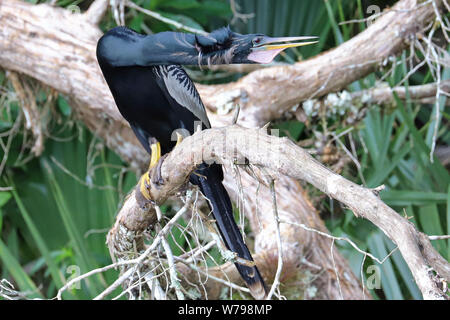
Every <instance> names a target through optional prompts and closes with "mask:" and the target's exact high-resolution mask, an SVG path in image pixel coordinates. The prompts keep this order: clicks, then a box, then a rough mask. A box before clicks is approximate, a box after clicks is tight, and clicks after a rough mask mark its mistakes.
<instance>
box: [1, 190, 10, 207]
mask: <svg viewBox="0 0 450 320" xmlns="http://www.w3.org/2000/svg"><path fill="white" fill-rule="evenodd" d="M9 199H11V193H10V192H9V191H0V208H1V207H3V206H4V205H5V204H6V203H7V202H8V200H9Z"/></svg>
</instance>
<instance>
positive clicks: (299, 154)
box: [125, 126, 450, 299]
mask: <svg viewBox="0 0 450 320" xmlns="http://www.w3.org/2000/svg"><path fill="white" fill-rule="evenodd" d="M236 159H248V161H249V162H250V163H251V164H253V165H256V166H261V167H264V168H266V169H268V170H269V172H271V175H272V177H275V178H276V177H278V176H279V175H280V174H282V175H285V176H289V177H292V178H295V179H300V180H304V181H307V182H308V183H310V184H312V185H313V186H315V187H316V188H318V189H319V190H321V191H322V192H324V193H326V194H327V195H329V196H330V197H333V198H334V199H336V200H338V201H340V202H341V203H343V204H345V205H346V206H347V207H349V208H350V209H351V210H352V211H353V213H354V214H355V215H356V216H358V217H363V218H365V219H368V220H370V221H371V222H372V223H374V224H375V225H376V226H377V227H379V228H380V229H381V230H382V231H383V232H384V233H385V234H386V235H387V236H388V237H389V238H390V239H391V240H392V241H393V242H394V243H395V244H397V246H398V248H399V250H400V252H401V254H402V255H403V258H404V259H405V261H406V263H407V264H408V266H409V268H410V270H411V272H412V274H413V276H414V279H415V281H416V283H417V285H418V287H419V289H420V290H421V292H422V294H423V296H424V298H425V299H445V298H447V297H446V294H445V293H444V292H442V290H441V289H440V288H439V287H438V286H437V284H436V283H435V280H434V279H433V276H432V275H431V274H430V272H429V271H430V270H429V267H430V266H431V267H432V268H433V269H434V270H435V271H436V272H438V274H439V275H440V276H441V277H443V278H445V279H446V280H447V281H448V280H450V272H449V270H450V266H449V264H448V262H446V261H445V260H444V259H443V258H442V257H441V256H440V255H439V254H438V253H437V252H436V251H435V249H434V248H433V247H432V246H431V244H430V243H429V240H428V238H427V237H426V236H423V235H422V234H421V233H420V232H419V231H418V230H417V229H416V228H415V226H414V224H412V223H411V222H410V221H408V220H407V219H406V218H404V217H402V216H401V215H399V214H398V213H397V212H395V211H394V210H392V209H391V208H390V207H389V206H387V205H386V204H385V203H384V202H383V201H381V200H380V198H379V197H378V195H377V194H376V192H374V191H373V190H371V189H367V188H364V187H361V186H359V185H357V184H355V183H353V182H351V181H349V180H347V179H345V178H343V177H342V176H340V175H337V174H335V173H334V172H332V171H331V170H329V169H328V168H326V167H325V166H323V165H322V164H320V163H319V162H318V161H316V160H315V159H314V158H313V157H312V156H311V155H310V154H309V153H308V152H306V151H305V150H303V149H301V148H300V147H298V146H297V145H295V144H294V143H293V142H292V141H290V140H289V139H287V138H278V137H274V136H269V135H267V134H266V132H265V131H263V130H259V129H246V128H242V127H239V126H231V127H227V128H214V129H209V130H205V131H203V132H199V133H196V134H194V135H193V136H191V137H188V138H186V139H185V140H184V141H183V142H182V143H181V144H180V145H179V146H178V147H177V148H175V150H174V151H172V152H171V153H170V154H169V155H168V157H167V158H166V159H165V160H164V162H163V163H162V165H161V177H162V179H163V183H162V185H160V184H158V185H155V184H152V185H151V187H150V189H149V192H150V194H151V196H152V199H153V200H154V201H155V202H156V203H161V202H164V201H165V200H166V199H167V198H168V197H169V196H170V195H171V194H173V193H174V191H175V190H177V189H178V188H179V187H181V186H182V185H183V184H184V183H185V182H186V181H187V179H188V176H189V174H190V173H191V172H192V171H193V170H194V169H195V167H196V165H198V164H200V163H201V162H203V161H206V162H208V161H216V162H218V163H222V162H223V161H225V162H226V161H228V162H229V161H236ZM153 174H155V173H153ZM131 201H135V200H131ZM133 210H134V208H133ZM125 214H126V213H125ZM128 222H129V220H128ZM424 248H426V251H427V253H424ZM430 257H432V259H430Z"/></svg>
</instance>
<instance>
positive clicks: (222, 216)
mask: <svg viewBox="0 0 450 320" xmlns="http://www.w3.org/2000/svg"><path fill="white" fill-rule="evenodd" d="M197 173H199V174H200V175H195V174H193V175H192V176H191V179H190V180H191V182H192V183H194V184H196V185H198V186H199V187H200V190H201V191H202V193H203V195H204V196H205V197H206V198H207V199H208V200H209V203H210V206H211V207H212V208H211V209H212V211H213V215H214V219H215V220H216V223H217V226H218V228H219V231H220V234H221V236H222V239H223V240H224V242H225V245H226V246H227V248H228V250H231V251H233V252H235V253H237V255H238V256H239V257H240V258H243V259H246V260H249V261H253V258H252V256H251V254H250V251H249V250H248V248H247V246H246V245H245V243H244V240H243V238H242V234H241V232H240V230H239V228H238V226H237V224H236V222H235V221H234V217H233V207H232V205H231V200H230V197H229V196H228V193H227V191H226V189H225V187H224V186H223V184H222V179H223V174H222V168H221V167H220V166H219V165H212V166H209V167H207V166H206V165H202V166H201V167H200V168H199V170H197ZM194 176H195V177H194ZM235 266H236V268H237V270H238V271H239V274H240V275H241V277H242V278H243V279H244V281H245V282H246V284H247V286H248V288H249V289H250V292H251V294H252V296H253V297H254V298H255V299H264V298H265V297H266V295H267V288H266V285H265V283H264V280H263V278H262V277H261V274H260V273H259V271H258V268H257V267H256V266H254V267H249V266H245V265H242V264H239V263H235Z"/></svg>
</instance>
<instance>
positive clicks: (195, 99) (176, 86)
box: [157, 65, 211, 128]
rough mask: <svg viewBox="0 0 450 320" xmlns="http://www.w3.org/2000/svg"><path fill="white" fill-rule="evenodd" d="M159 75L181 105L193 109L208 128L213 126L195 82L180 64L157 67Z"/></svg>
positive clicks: (171, 94)
mask: <svg viewBox="0 0 450 320" xmlns="http://www.w3.org/2000/svg"><path fill="white" fill-rule="evenodd" d="M157 75H158V76H159V77H161V79H162V80H163V81H164V84H165V85H166V88H167V91H168V92H169V94H170V96H171V97H172V98H173V99H175V101H176V102H177V103H178V104H180V105H181V106H183V107H185V108H187V109H188V110H189V111H191V112H192V113H193V114H194V115H195V116H196V117H197V118H198V119H200V121H201V122H203V124H204V125H205V127H207V128H211V124H210V123H209V119H208V116H207V114H206V110H205V106H204V105H203V102H202V100H201V99H200V95H199V94H198V91H197V89H196V88H195V85H194V83H193V82H192V80H191V79H190V78H189V76H188V75H187V73H186V71H184V69H183V67H181V66H179V65H161V66H158V67H157Z"/></svg>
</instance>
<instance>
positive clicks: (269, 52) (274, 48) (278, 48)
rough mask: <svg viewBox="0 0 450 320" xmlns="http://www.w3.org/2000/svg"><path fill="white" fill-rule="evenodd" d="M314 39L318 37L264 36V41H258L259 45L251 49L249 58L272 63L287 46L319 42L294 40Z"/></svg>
mask: <svg viewBox="0 0 450 320" xmlns="http://www.w3.org/2000/svg"><path fill="white" fill-rule="evenodd" d="M312 39H317V37H281V38H271V37H264V38H263V39H262V41H261V42H260V43H258V45H257V46H254V47H253V48H252V49H251V51H252V52H250V54H249V55H248V57H247V59H248V60H251V61H254V62H257V63H270V62H272V60H273V59H274V58H275V57H276V56H277V55H278V54H279V53H280V52H282V51H283V50H285V49H287V48H295V47H301V46H307V45H309V44H314V43H317V42H318V41H308V42H292V41H302V40H312ZM283 42H288V43H283Z"/></svg>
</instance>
